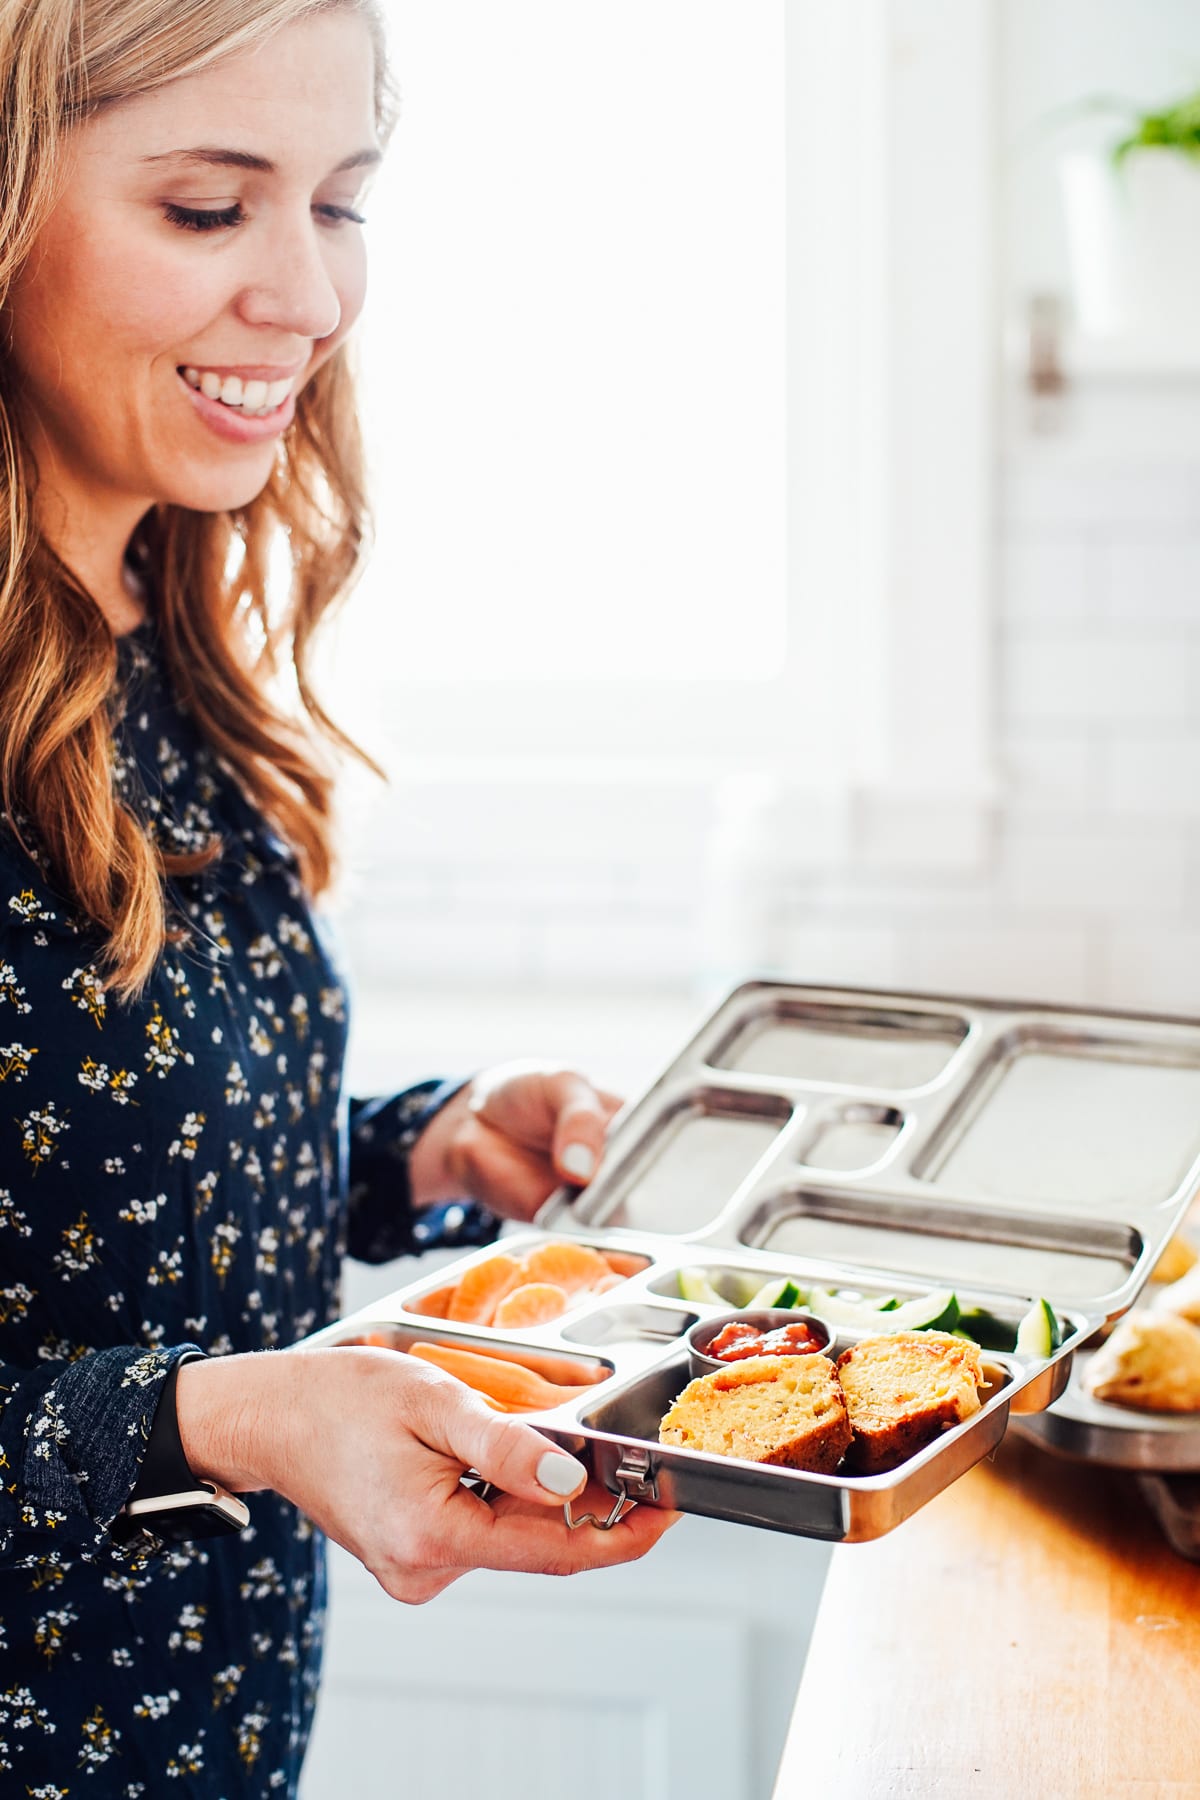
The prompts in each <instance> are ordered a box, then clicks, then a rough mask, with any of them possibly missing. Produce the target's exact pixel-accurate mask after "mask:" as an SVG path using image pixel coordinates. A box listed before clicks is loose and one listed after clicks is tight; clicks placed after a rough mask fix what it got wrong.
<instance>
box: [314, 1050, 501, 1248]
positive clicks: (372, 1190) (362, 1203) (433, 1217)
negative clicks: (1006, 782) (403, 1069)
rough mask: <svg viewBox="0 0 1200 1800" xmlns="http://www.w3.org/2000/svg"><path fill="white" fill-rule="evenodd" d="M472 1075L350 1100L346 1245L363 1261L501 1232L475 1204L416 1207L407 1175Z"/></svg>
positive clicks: (473, 1241) (476, 1241)
mask: <svg viewBox="0 0 1200 1800" xmlns="http://www.w3.org/2000/svg"><path fill="white" fill-rule="evenodd" d="M466 1079H467V1078H458V1079H454V1080H449V1081H440V1080H431V1081H422V1082H418V1083H417V1084H416V1086H414V1087H410V1088H405V1089H403V1090H402V1091H401V1092H400V1093H397V1094H388V1095H382V1096H380V1097H378V1098H376V1099H373V1100H354V1099H352V1100H351V1101H350V1103H349V1119H348V1124H347V1140H348V1162H349V1175H348V1190H349V1207H350V1216H349V1235H348V1239H347V1249H348V1251H349V1254H350V1255H351V1256H353V1257H355V1258H356V1259H357V1260H358V1261H359V1262H366V1263H381V1262H389V1261H391V1259H392V1258H393V1257H397V1256H412V1255H414V1254H416V1253H418V1252H420V1251H422V1250H434V1249H442V1248H449V1247H451V1246H458V1245H463V1246H465V1245H472V1244H487V1243H490V1242H491V1240H492V1239H493V1238H494V1237H495V1235H496V1233H497V1231H498V1230H499V1228H500V1225H499V1220H498V1219H496V1218H494V1217H493V1215H492V1214H491V1213H489V1212H488V1211H486V1209H485V1208H484V1207H482V1206H477V1205H476V1204H475V1203H474V1202H473V1201H467V1200H463V1201H454V1202H451V1203H450V1204H449V1205H446V1206H431V1207H429V1208H428V1209H425V1210H417V1209H415V1208H414V1207H413V1204H412V1189H411V1186H410V1182H409V1173H408V1170H409V1157H410V1155H411V1152H412V1147H413V1145H414V1144H415V1143H416V1141H417V1138H418V1137H419V1136H420V1134H421V1132H422V1131H424V1129H425V1127H426V1126H427V1125H428V1124H429V1122H430V1120H431V1119H432V1118H433V1117H434V1116H435V1114H437V1113H439V1112H440V1111H441V1109H442V1107H443V1106H445V1105H446V1104H447V1103H448V1102H449V1101H450V1100H452V1099H453V1098H454V1096H455V1094H457V1093H458V1092H459V1090H460V1089H461V1088H462V1087H463V1086H464V1085H465V1081H466Z"/></svg>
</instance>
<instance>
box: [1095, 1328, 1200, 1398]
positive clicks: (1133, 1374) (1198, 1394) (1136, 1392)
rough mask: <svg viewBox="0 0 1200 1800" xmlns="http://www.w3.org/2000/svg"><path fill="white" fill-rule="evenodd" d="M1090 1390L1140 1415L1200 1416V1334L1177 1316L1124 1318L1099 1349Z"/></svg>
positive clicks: (1199, 1331) (1098, 1396) (1097, 1396)
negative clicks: (1155, 1413)
mask: <svg viewBox="0 0 1200 1800" xmlns="http://www.w3.org/2000/svg"><path fill="white" fill-rule="evenodd" d="M1085 1385H1086V1387H1087V1389H1088V1392H1089V1393H1091V1394H1094V1395H1095V1396H1096V1399H1097V1400H1115V1401H1116V1402H1117V1403H1118V1404H1119V1405H1121V1406H1134V1407H1137V1408H1138V1410H1139V1411H1141V1412H1163V1413H1188V1412H1200V1330H1198V1329H1197V1328H1196V1326H1195V1325H1192V1324H1190V1323H1189V1322H1188V1320H1187V1319H1181V1318H1179V1316H1178V1315H1177V1314H1176V1313H1172V1312H1153V1313H1148V1312H1139V1313H1135V1314H1134V1315H1133V1316H1132V1317H1130V1318H1128V1319H1122V1320H1121V1322H1120V1324H1119V1325H1118V1326H1117V1328H1116V1330H1115V1331H1114V1332H1113V1334H1112V1336H1111V1337H1110V1338H1109V1340H1108V1342H1107V1343H1106V1344H1104V1345H1103V1346H1102V1347H1101V1348H1100V1349H1099V1350H1097V1352H1096V1354H1095V1356H1094V1357H1093V1359H1092V1364H1091V1367H1090V1368H1089V1370H1088V1372H1087V1378H1086V1383H1085Z"/></svg>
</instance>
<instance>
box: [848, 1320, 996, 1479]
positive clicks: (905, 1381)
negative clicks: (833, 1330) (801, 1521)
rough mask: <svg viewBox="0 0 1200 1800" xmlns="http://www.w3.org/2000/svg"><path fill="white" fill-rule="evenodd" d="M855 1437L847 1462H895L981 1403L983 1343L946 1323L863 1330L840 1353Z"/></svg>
mask: <svg viewBox="0 0 1200 1800" xmlns="http://www.w3.org/2000/svg"><path fill="white" fill-rule="evenodd" d="M837 1372H838V1379H839V1380H840V1382H841V1384H842V1390H843V1392H844V1393H845V1396H846V1406H847V1409H848V1411H849V1414H850V1428H851V1430H852V1432H853V1433H854V1441H853V1443H852V1444H851V1446H850V1449H849V1451H848V1452H847V1455H846V1464H847V1467H848V1468H852V1469H855V1470H857V1471H858V1472H859V1473H860V1474H863V1475H877V1474H879V1473H881V1472H882V1471H883V1470H884V1469H894V1468H895V1467H896V1465H897V1463H902V1462H904V1461H905V1460H906V1458H908V1457H910V1456H913V1455H915V1454H916V1452H917V1451H918V1450H922V1449H924V1447H925V1445H926V1444H928V1443H932V1441H933V1439H934V1438H936V1437H940V1435H941V1434H942V1432H943V1431H948V1430H949V1429H950V1427H951V1426H953V1425H961V1423H962V1421H963V1420H964V1419H969V1418H970V1416H971V1414H972V1413H976V1412H978V1411H979V1389H980V1387H982V1386H983V1383H984V1379H985V1377H984V1373H983V1364H982V1362H981V1361H980V1355H979V1350H978V1348H977V1347H976V1345H974V1344H969V1343H967V1342H966V1341H965V1340H964V1339H963V1338H957V1337H953V1336H951V1334H950V1333H949V1332H947V1331H896V1332H892V1333H890V1334H889V1335H888V1336H885V1337H870V1338H863V1339H862V1340H861V1342H860V1343H857V1344H855V1345H854V1346H853V1348H852V1349H850V1350H847V1351H845V1352H844V1354H843V1355H841V1356H839V1357H838V1363H837Z"/></svg>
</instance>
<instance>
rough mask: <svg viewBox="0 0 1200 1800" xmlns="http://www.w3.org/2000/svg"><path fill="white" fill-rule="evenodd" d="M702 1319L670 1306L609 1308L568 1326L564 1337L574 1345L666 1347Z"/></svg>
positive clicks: (692, 1313)
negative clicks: (663, 1345)
mask: <svg viewBox="0 0 1200 1800" xmlns="http://www.w3.org/2000/svg"><path fill="white" fill-rule="evenodd" d="M699 1316H700V1315H699V1313H694V1312H682V1311H680V1310H677V1309H676V1308H675V1307H671V1306H607V1307H605V1308H604V1309H603V1311H602V1312H595V1313H589V1314H588V1315H587V1316H586V1318H583V1319H580V1320H579V1322H578V1324H576V1325H568V1326H567V1327H566V1328H565V1329H564V1331H563V1336H564V1337H565V1338H567V1339H568V1340H569V1341H570V1342H571V1343H573V1344H595V1345H597V1346H599V1345H601V1344H628V1343H636V1342H639V1341H648V1342H650V1343H657V1344H665V1343H669V1342H670V1341H671V1339H672V1338H677V1337H682V1336H683V1334H684V1332H685V1331H689V1330H690V1329H691V1327H692V1326H693V1325H694V1324H695V1323H696V1320H697V1319H698V1318H699Z"/></svg>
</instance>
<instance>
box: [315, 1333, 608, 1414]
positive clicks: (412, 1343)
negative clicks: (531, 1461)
mask: <svg viewBox="0 0 1200 1800" xmlns="http://www.w3.org/2000/svg"><path fill="white" fill-rule="evenodd" d="M319 1341H320V1343H321V1344H322V1345H323V1346H330V1347H332V1348H335V1349H339V1348H340V1349H345V1348H348V1347H351V1346H356V1345H365V1346H369V1347H371V1348H373V1349H380V1350H395V1351H398V1352H400V1353H402V1354H413V1353H415V1354H416V1356H417V1358H418V1359H419V1360H421V1361H428V1362H430V1363H432V1364H433V1366H434V1367H435V1368H440V1369H442V1370H444V1371H445V1372H446V1373H447V1374H449V1375H453V1376H454V1377H455V1379H456V1380H458V1381H461V1382H463V1383H464V1385H465V1386H467V1387H469V1388H472V1389H473V1390H474V1391H475V1392H476V1393H480V1394H483V1395H484V1396H485V1397H487V1398H491V1399H493V1400H497V1401H499V1402H501V1403H502V1404H503V1405H505V1406H512V1407H514V1408H519V1410H520V1411H522V1412H550V1411H552V1410H553V1409H554V1407H556V1406H565V1405H567V1404H569V1403H570V1402H572V1401H574V1400H577V1399H578V1398H579V1397H580V1394H581V1393H582V1391H583V1390H584V1389H586V1388H589V1387H595V1386H596V1385H597V1383H599V1382H602V1381H607V1380H608V1379H609V1377H610V1376H611V1375H612V1373H613V1365H612V1364H611V1363H609V1362H602V1361H600V1360H599V1359H598V1358H596V1357H587V1356H576V1355H574V1354H572V1353H566V1354H561V1353H559V1352H556V1351H546V1350H533V1349H530V1347H529V1346H528V1345H526V1344H521V1343H519V1342H515V1341H514V1342H511V1343H510V1342H504V1343H498V1342H497V1341H496V1339H495V1338H488V1339H478V1338H472V1337H469V1336H467V1335H466V1334H465V1333H458V1332H450V1331H436V1330H433V1329H425V1328H423V1327H421V1326H412V1325H406V1324H404V1323H402V1322H400V1321H397V1320H393V1319H348V1320H347V1321H346V1322H345V1324H344V1325H343V1326H341V1327H334V1328H333V1329H332V1330H331V1331H330V1332H328V1333H323V1334H322V1335H321V1337H320V1340H319ZM489 1364H490V1365H492V1366H491V1367H489V1366H488V1365H489ZM523 1376H528V1377H529V1378H530V1379H528V1380H524V1379H522V1377H523Z"/></svg>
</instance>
